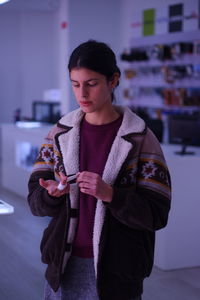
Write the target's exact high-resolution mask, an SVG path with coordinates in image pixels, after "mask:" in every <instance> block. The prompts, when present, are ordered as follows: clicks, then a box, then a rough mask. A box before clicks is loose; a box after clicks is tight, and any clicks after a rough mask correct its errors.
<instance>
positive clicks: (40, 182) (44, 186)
mask: <svg viewBox="0 0 200 300" xmlns="http://www.w3.org/2000/svg"><path fill="white" fill-rule="evenodd" d="M39 184H40V185H41V186H42V187H43V188H45V189H46V187H47V183H46V182H45V180H44V179H43V178H40V179H39Z"/></svg>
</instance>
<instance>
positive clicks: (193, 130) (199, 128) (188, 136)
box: [168, 114, 200, 155]
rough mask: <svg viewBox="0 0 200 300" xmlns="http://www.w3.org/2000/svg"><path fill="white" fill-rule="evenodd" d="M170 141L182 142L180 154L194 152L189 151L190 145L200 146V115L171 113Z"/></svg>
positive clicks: (174, 142) (169, 120) (172, 142)
mask: <svg viewBox="0 0 200 300" xmlns="http://www.w3.org/2000/svg"><path fill="white" fill-rule="evenodd" d="M168 130H169V143H171V144H180V145H182V149H181V150H180V151H179V152H177V153H178V154H182V155H184V154H193V152H190V151H187V147H188V146H200V116H195V115H186V114H180V115H171V116H169V119H168Z"/></svg>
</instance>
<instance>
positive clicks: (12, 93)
mask: <svg viewBox="0 0 200 300" xmlns="http://www.w3.org/2000/svg"><path fill="white" fill-rule="evenodd" d="M19 35H20V16H19V15H18V14H14V13H3V14H2V13H1V12H0V40H1V47H0V103H1V109H0V122H1V123H2V122H7V121H8V120H9V121H10V120H12V118H13V111H14V109H15V108H17V107H19V106H21V101H22V95H23V93H22V82H21V63H20V62H21V53H20V39H19Z"/></svg>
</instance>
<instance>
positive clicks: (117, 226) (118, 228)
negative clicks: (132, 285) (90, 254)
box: [104, 216, 153, 282]
mask: <svg viewBox="0 0 200 300" xmlns="http://www.w3.org/2000/svg"><path fill="white" fill-rule="evenodd" d="M109 223H110V224H109V235H108V241H107V244H106V248H105V256H104V259H105V265H104V266H105V268H106V270H107V272H108V273H109V274H112V275H113V276H115V277H118V278H120V280H122V281H123V282H131V281H133V280H136V279H143V278H144V277H146V276H148V275H149V273H150V271H151V268H152V262H153V256H152V255H151V253H153V251H152V249H151V248H150V247H149V246H150V245H149V244H148V243H147V240H148V239H147V237H146V235H147V234H148V232H144V231H139V230H135V229H131V228H129V227H127V226H126V225H124V224H122V223H120V222H119V221H118V220H116V219H115V218H114V217H112V216H111V217H110V222H109ZM152 246H153V245H152Z"/></svg>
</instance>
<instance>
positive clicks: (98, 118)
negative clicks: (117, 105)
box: [85, 107, 119, 125]
mask: <svg viewBox="0 0 200 300" xmlns="http://www.w3.org/2000/svg"><path fill="white" fill-rule="evenodd" d="M118 117H119V113H118V112H117V111H116V110H115V109H114V107H111V109H110V110H107V111H106V112H93V113H86V115H85V119H86V121H87V122H88V123H90V124H93V125H104V124H108V123H111V122H113V121H115V120H116V119H118Z"/></svg>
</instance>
